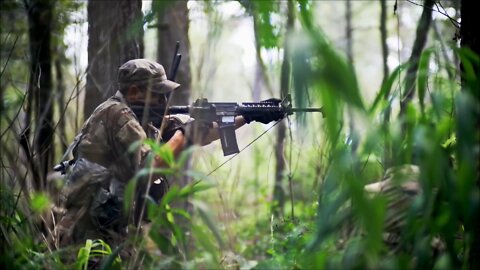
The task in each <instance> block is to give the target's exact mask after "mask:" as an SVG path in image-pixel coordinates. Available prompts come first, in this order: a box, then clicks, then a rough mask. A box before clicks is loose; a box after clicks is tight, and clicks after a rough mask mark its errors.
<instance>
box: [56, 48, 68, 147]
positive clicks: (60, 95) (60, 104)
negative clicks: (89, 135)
mask: <svg viewBox="0 0 480 270" xmlns="http://www.w3.org/2000/svg"><path fill="white" fill-rule="evenodd" d="M57 53H58V54H59V55H60V51H58V52H57ZM55 73H56V83H57V108H58V115H59V119H58V121H59V123H58V134H59V135H60V143H61V147H62V153H65V151H66V150H67V146H68V142H67V130H66V125H65V115H63V113H64V112H63V109H64V108H65V83H64V81H63V70H62V63H61V60H60V56H57V59H56V60H55Z"/></svg>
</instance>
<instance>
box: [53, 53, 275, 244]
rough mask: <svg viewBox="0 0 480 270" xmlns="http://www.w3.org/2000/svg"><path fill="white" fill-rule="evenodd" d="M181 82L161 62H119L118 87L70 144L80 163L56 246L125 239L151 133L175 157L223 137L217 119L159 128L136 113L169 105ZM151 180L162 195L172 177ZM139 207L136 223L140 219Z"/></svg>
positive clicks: (171, 121)
mask: <svg viewBox="0 0 480 270" xmlns="http://www.w3.org/2000/svg"><path fill="white" fill-rule="evenodd" d="M179 86H180V85H179V84H178V83H176V82H173V81H170V80H168V79H167V77H166V75H165V70H164V68H163V67H162V66H161V65H160V64H158V63H156V62H153V61H150V60H147V59H134V60H130V61H128V62H126V63H125V64H123V65H122V66H121V67H120V69H119V72H118V87H119V88H118V89H119V90H118V91H117V92H116V93H115V95H114V96H112V97H111V98H109V99H108V100H107V101H105V102H103V103H102V104H100V105H99V106H98V107H97V108H96V109H95V110H94V112H93V113H92V115H91V116H90V117H89V118H88V120H87V121H86V122H85V124H84V126H83V127H82V130H81V132H80V133H79V134H78V135H77V137H76V138H75V141H74V142H73V143H72V145H71V146H70V147H69V148H71V149H72V153H73V156H74V160H75V165H74V166H73V168H72V170H71V172H70V173H69V175H68V181H67V184H66V186H65V188H64V190H63V192H62V195H63V207H64V212H65V213H64V215H63V217H62V218H61V220H60V222H59V223H58V225H57V226H56V228H55V234H56V236H57V237H56V239H55V240H56V246H57V247H58V246H59V245H60V246H65V245H67V244H74V243H75V244H77V243H83V242H84V241H85V240H86V239H103V240H104V241H106V242H108V243H109V244H110V245H115V244H118V243H120V242H121V241H123V240H124V237H125V235H126V228H127V224H128V223H129V221H131V219H132V218H131V217H124V216H123V214H122V207H123V192H124V188H125V186H126V185H127V183H128V182H129V181H130V180H131V179H133V178H134V176H135V174H136V173H137V172H138V171H139V169H141V168H143V167H144V166H148V164H145V160H146V157H147V155H148V154H149V153H150V152H151V151H150V149H149V147H148V146H147V145H144V144H142V141H143V140H144V139H146V138H147V137H150V138H153V139H156V140H157V141H160V142H163V143H165V145H164V146H163V147H169V148H170V149H171V150H172V152H173V154H174V156H177V155H178V154H179V153H180V152H181V151H183V150H184V149H185V148H186V147H188V146H189V145H191V144H192V143H198V144H200V145H206V144H209V143H210V142H212V141H214V140H216V139H218V129H217V126H216V123H212V126H211V127H205V128H203V129H202V130H200V131H196V132H186V130H188V128H189V126H191V123H192V122H193V121H194V119H181V118H180V117H175V116H166V117H165V118H164V119H163V121H162V123H161V127H154V126H153V125H152V124H151V123H148V122H147V121H142V119H137V117H136V115H135V114H134V113H133V112H132V110H131V108H130V106H132V105H137V106H138V105H141V106H161V105H163V106H166V104H167V102H168V97H169V95H170V94H171V93H172V92H173V91H175V90H176V89H178V88H179ZM283 117H284V115H283V114H279V113H269V114H266V115H263V116H260V117H256V118H253V119H250V118H249V119H245V118H243V117H242V116H237V117H236V118H235V127H236V128H239V127H241V126H243V125H244V124H245V123H250V122H251V121H258V122H262V123H268V122H271V121H277V120H280V119H282V118H283ZM141 123H143V125H142V124H141ZM165 165H166V164H165V162H164V161H163V160H162V158H161V157H160V156H154V158H153V165H152V166H154V167H164V166H165ZM152 179H153V180H154V181H153V180H152V182H151V183H149V184H150V185H151V188H150V195H151V196H153V197H154V198H155V199H156V200H159V199H160V198H161V197H162V195H163V194H164V193H165V192H166V190H167V188H168V181H167V180H166V179H165V178H164V177H162V176H158V177H157V176H155V177H153V178H152ZM147 184H148V183H147ZM136 203H137V206H138V205H140V203H138V201H137V202H136ZM136 208H137V209H139V208H138V207H136ZM138 212H139V211H137V213H136V214H135V216H136V217H137V219H136V222H138V221H139V220H141V217H140V216H139V215H138Z"/></svg>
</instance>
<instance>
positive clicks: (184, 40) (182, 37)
mask: <svg viewBox="0 0 480 270" xmlns="http://www.w3.org/2000/svg"><path fill="white" fill-rule="evenodd" d="M153 4H154V6H153V8H154V9H155V11H156V12H157V25H156V26H157V31H158V43H157V62H158V63H160V64H162V65H163V66H164V68H165V71H166V72H167V76H168V77H169V78H170V79H172V78H171V77H172V69H173V66H172V64H173V57H174V56H175V50H176V46H177V42H178V43H179V46H180V47H179V50H178V53H179V54H181V57H182V58H181V62H180V65H179V66H178V70H177V73H176V75H175V78H174V80H175V81H176V82H178V83H180V84H181V86H180V88H179V89H177V90H175V91H174V92H173V93H172V95H171V96H170V101H169V102H170V104H172V105H187V104H189V102H190V101H189V99H190V94H191V87H192V74H191V69H190V40H189V38H188V29H189V22H190V21H189V18H188V8H187V1H172V0H170V1H161V2H154V3H153ZM190 168H191V159H190V158H189V159H188V160H187V161H186V163H185V164H184V167H183V171H188V170H190ZM169 180H170V181H171V183H175V184H176V185H179V186H180V187H185V186H186V185H188V184H189V183H190V182H191V180H192V179H191V177H189V176H187V175H179V176H177V177H175V179H171V178H169ZM173 207H174V208H181V209H185V210H186V211H187V212H188V213H189V214H190V215H193V206H192V204H190V202H189V199H188V198H187V199H186V200H185V201H180V202H175V203H174V204H173ZM175 218H176V222H177V224H179V225H180V226H181V227H182V230H183V231H184V232H190V230H191V229H190V227H191V224H190V221H189V220H188V219H186V218H184V217H183V216H180V215H178V216H176V217H175ZM187 235H188V237H186V238H185V239H186V241H185V243H181V244H182V246H183V247H184V248H185V250H184V255H185V256H186V258H189V257H190V255H191V253H192V251H193V250H194V248H195V246H194V245H195V244H194V241H193V238H192V237H190V235H191V233H188V234H187Z"/></svg>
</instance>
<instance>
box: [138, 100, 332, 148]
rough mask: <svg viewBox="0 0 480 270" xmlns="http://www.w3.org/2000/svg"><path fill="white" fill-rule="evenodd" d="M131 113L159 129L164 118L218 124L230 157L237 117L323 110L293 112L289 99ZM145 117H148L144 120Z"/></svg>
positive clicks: (201, 103) (202, 103) (199, 103)
mask: <svg viewBox="0 0 480 270" xmlns="http://www.w3.org/2000/svg"><path fill="white" fill-rule="evenodd" d="M130 108H131V109H132V111H133V112H134V113H135V115H136V116H137V117H138V119H139V120H140V121H144V120H147V121H148V122H152V124H153V125H154V126H156V127H159V126H160V125H161V123H162V120H163V118H164V117H165V115H170V114H188V115H190V117H192V118H193V119H195V121H196V123H197V124H198V126H211V124H212V122H216V123H217V124H218V127H219V134H220V141H221V144H222V149H223V155H224V156H228V155H231V154H236V153H238V152H239V149H238V144H237V138H236V136H235V117H236V116H240V115H241V116H250V117H255V116H261V115H262V114H265V113H278V114H281V115H291V114H293V113H296V112H321V113H323V110H322V108H293V107H292V104H291V99H290V96H287V97H286V98H285V99H284V100H283V101H282V102H281V103H280V104H277V103H276V102H268V101H266V102H265V101H263V102H242V103H236V102H209V101H208V100H207V99H206V98H203V99H197V100H196V101H195V102H194V103H193V104H192V105H191V106H169V107H167V108H166V107H148V106H139V105H132V106H130ZM144 113H145V114H146V115H145V116H146V117H145V118H146V119H143V115H144Z"/></svg>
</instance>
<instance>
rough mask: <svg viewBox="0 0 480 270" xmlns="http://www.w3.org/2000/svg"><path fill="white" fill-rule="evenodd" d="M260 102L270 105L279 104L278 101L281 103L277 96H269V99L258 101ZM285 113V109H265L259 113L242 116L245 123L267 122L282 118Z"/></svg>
mask: <svg viewBox="0 0 480 270" xmlns="http://www.w3.org/2000/svg"><path fill="white" fill-rule="evenodd" d="M260 103H266V104H268V105H271V106H280V103H282V101H281V100H280V99H278V98H269V99H265V100H262V101H260ZM285 115H286V113H285V111H271V112H269V111H266V112H264V113H262V114H259V115H244V116H243V118H244V119H245V122H246V123H247V124H249V123H250V122H252V121H256V122H260V123H263V124H268V123H270V122H273V121H279V120H282V119H283V118H284V117H285Z"/></svg>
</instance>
